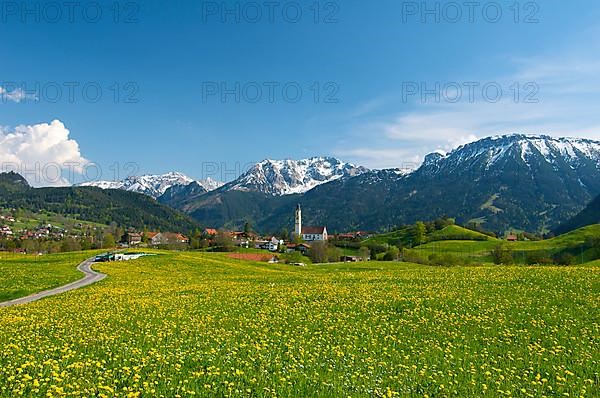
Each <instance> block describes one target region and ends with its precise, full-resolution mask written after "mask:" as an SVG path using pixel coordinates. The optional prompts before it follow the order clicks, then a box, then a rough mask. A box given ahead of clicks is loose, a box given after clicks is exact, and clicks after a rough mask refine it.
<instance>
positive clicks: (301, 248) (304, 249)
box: [287, 243, 310, 254]
mask: <svg viewBox="0 0 600 398" xmlns="http://www.w3.org/2000/svg"><path fill="white" fill-rule="evenodd" d="M309 250H310V245H307V244H306V243H290V244H289V245H287V252H288V253H293V252H300V253H302V254H306V253H308V251H309Z"/></svg>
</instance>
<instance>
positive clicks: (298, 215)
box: [294, 203, 302, 238]
mask: <svg viewBox="0 0 600 398" xmlns="http://www.w3.org/2000/svg"><path fill="white" fill-rule="evenodd" d="M294 233H295V234H296V237H300V238H301V237H302V209H301V208H300V204H299V203H298V206H296V224H295V227H294Z"/></svg>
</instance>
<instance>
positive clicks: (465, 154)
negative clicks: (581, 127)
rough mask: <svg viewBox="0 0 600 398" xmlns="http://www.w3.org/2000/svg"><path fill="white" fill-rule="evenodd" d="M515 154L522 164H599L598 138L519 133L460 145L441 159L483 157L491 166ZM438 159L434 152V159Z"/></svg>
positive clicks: (461, 160)
mask: <svg viewBox="0 0 600 398" xmlns="http://www.w3.org/2000/svg"><path fill="white" fill-rule="evenodd" d="M515 154H518V155H519V157H520V158H521V160H522V161H523V162H524V163H525V165H526V166H530V165H531V162H532V161H534V160H535V161H543V162H546V163H549V164H551V165H553V166H555V165H556V164H557V162H566V163H567V164H568V165H569V166H570V167H571V168H578V167H580V166H583V165H585V164H589V163H590V162H591V163H592V164H595V165H596V168H600V142H598V141H593V140H589V139H584V138H567V137H551V136H548V135H532V134H519V133H515V134H509V135H502V136H494V137H489V138H484V139H482V140H479V141H476V142H473V143H469V144H466V145H463V146H460V147H459V148H457V149H455V150H453V151H451V152H450V153H448V154H447V155H445V156H443V157H442V158H441V159H442V160H444V161H445V163H446V164H447V165H448V164H459V163H464V162H469V161H471V162H474V161H475V160H480V159H483V161H484V162H485V168H486V169H492V168H494V167H495V166H496V165H497V164H498V163H499V162H500V161H501V160H503V159H506V158H507V157H509V156H514V155H515ZM441 159H440V158H439V156H435V161H436V162H439V161H440V160H441ZM425 165H427V162H425Z"/></svg>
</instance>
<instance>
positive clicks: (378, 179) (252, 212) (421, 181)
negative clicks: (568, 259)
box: [176, 134, 600, 232]
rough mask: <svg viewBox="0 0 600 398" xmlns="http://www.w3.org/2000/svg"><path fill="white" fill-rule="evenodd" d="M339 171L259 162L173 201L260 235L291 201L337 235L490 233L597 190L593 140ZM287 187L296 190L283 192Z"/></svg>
mask: <svg viewBox="0 0 600 398" xmlns="http://www.w3.org/2000/svg"><path fill="white" fill-rule="evenodd" d="M400 161H401V159H399V162H400ZM322 162H325V163H326V164H335V166H331V167H325V170H327V172H323V173H321V175H323V174H325V175H326V176H330V178H314V179H313V178H310V177H312V176H313V175H312V174H311V172H309V171H308V170H311V167H310V166H309V165H314V168H315V169H317V170H320V168H319V167H317V166H316V165H320V164H322ZM347 167H350V169H352V167H351V166H347ZM331 169H333V170H338V171H337V172H331V173H329V172H328V170H331ZM340 169H341V170H344V169H345V167H344V166H341V165H339V164H338V163H335V161H330V160H328V159H326V160H322V158H317V160H315V159H312V160H310V159H309V160H308V161H298V162H297V163H296V162H290V163H287V162H281V161H278V162H276V161H264V162H261V163H259V164H258V165H257V166H256V167H255V168H253V169H252V170H250V171H249V172H248V173H246V174H245V175H243V176H242V177H241V178H240V179H238V180H236V181H234V182H232V183H230V184H228V185H226V186H224V187H222V188H221V189H218V190H216V191H213V192H210V193H208V194H204V195H201V196H198V197H195V198H192V199H191V200H187V201H185V202H182V203H183V204H182V205H180V206H179V207H177V206H176V207H177V208H179V209H181V210H183V211H186V212H188V213H189V214H190V215H191V216H192V217H194V218H196V219H198V220H202V222H204V223H206V224H209V225H211V226H215V227H220V226H233V227H240V226H242V225H244V222H245V221H246V220H247V219H249V218H250V219H252V220H253V226H254V227H255V228H257V229H258V230H265V231H276V230H278V229H280V228H281V227H282V226H286V227H287V228H292V227H293V225H290V223H291V221H290V220H293V211H294V207H295V205H296V204H297V203H301V204H302V210H303V215H304V216H305V218H306V222H307V223H313V224H314V225H327V228H328V229H330V230H337V231H347V230H373V231H376V230H380V229H382V228H390V227H393V226H397V225H403V224H412V223H414V222H415V221H418V220H432V219H435V218H436V217H441V216H449V217H454V218H456V219H457V222H459V223H462V224H469V223H475V224H480V225H481V226H482V227H483V228H486V229H489V230H492V231H496V232H504V231H507V230H508V231H510V230H526V231H530V232H534V231H539V232H549V231H550V230H552V229H553V228H556V227H557V226H558V225H560V224H561V223H562V222H565V221H566V220H568V219H570V218H571V217H573V216H574V215H575V214H577V213H578V212H579V211H581V210H582V209H583V208H584V207H585V205H586V204H587V203H589V202H590V201H591V200H592V198H594V197H596V196H598V195H600V142H597V141H592V140H587V139H579V138H554V137H550V136H545V135H524V134H510V135H505V136H498V137H489V138H484V139H481V140H479V141H476V142H472V143H469V144H466V145H463V146H461V147H458V148H456V149H454V150H453V151H451V152H449V153H447V154H441V153H433V154H430V155H428V156H426V158H425V159H424V161H423V164H422V165H421V166H420V167H419V168H418V169H417V170H415V171H412V172H405V171H404V170H398V169H389V170H373V171H366V170H365V169H359V170H358V172H353V173H348V177H347V178H340V177H339V175H340V174H341V175H344V172H340V171H339V170H340ZM300 170H301V171H300ZM350 174H354V175H355V176H354V177H350ZM292 176H294V177H295V176H298V177H297V178H292ZM306 176H308V177H306ZM315 181H316V183H315ZM310 187H312V189H309V188H310ZM257 192H268V193H269V194H271V195H269V196H267V197H264V195H257ZM291 192H303V193H302V194H301V195H300V196H299V197H295V196H294V197H292V196H290V195H285V194H286V193H291Z"/></svg>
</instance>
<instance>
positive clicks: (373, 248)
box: [367, 244, 388, 260]
mask: <svg viewBox="0 0 600 398" xmlns="http://www.w3.org/2000/svg"><path fill="white" fill-rule="evenodd" d="M367 248H368V249H369V252H370V256H371V260H376V259H377V255H378V254H381V253H385V252H386V250H387V248H388V246H387V245H382V244H371V245H369V246H367Z"/></svg>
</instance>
